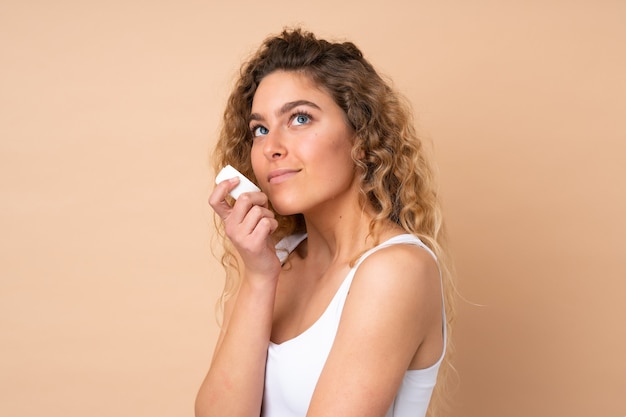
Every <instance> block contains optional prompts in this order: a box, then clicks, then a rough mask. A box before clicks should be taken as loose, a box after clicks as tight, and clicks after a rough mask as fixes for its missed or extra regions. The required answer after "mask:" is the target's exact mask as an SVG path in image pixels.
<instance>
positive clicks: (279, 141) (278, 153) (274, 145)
mask: <svg viewBox="0 0 626 417" xmlns="http://www.w3.org/2000/svg"><path fill="white" fill-rule="evenodd" d="M284 139H285V138H284V136H283V135H282V132H280V129H274V130H273V131H270V132H269V133H268V134H267V135H266V136H265V143H264V146H263V153H264V155H265V157H266V158H267V159H268V160H276V159H280V158H282V157H284V156H285V155H286V154H287V148H286V147H285V141H284Z"/></svg>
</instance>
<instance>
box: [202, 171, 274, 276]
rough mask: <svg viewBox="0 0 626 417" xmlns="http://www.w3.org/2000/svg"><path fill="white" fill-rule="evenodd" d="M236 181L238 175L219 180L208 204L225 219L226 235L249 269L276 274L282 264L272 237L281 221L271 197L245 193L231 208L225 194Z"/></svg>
mask: <svg viewBox="0 0 626 417" xmlns="http://www.w3.org/2000/svg"><path fill="white" fill-rule="evenodd" d="M237 184H239V178H232V179H229V180H226V181H222V182H221V183H219V184H218V185H217V186H216V187H215V189H214V190H213V192H212V193H211V196H210V197H209V204H210V205H211V207H213V210H215V212H216V213H217V215H218V216H219V217H220V218H221V219H222V221H223V222H224V231H225V232H226V236H227V237H228V238H229V239H230V241H231V242H232V243H233V245H234V246H235V248H236V249H237V251H238V252H239V254H240V255H241V258H242V260H243V262H244V264H245V265H246V271H247V272H249V273H252V274H260V275H270V276H272V277H277V276H278V273H279V272H280V267H281V265H280V261H279V260H278V257H277V256H276V250H275V248H274V242H273V241H272V239H271V237H270V236H271V234H272V233H273V232H274V230H276V228H277V227H278V222H277V221H276V219H275V216H274V213H273V212H272V211H271V210H269V209H268V198H267V196H266V195H265V194H264V193H262V192H249V193H243V194H241V195H240V196H239V198H238V199H237V200H236V201H235V204H234V205H233V206H232V207H231V206H230V204H228V203H227V202H226V196H227V195H228V193H229V192H230V191H231V190H232V189H233V188H235V187H236V186H237Z"/></svg>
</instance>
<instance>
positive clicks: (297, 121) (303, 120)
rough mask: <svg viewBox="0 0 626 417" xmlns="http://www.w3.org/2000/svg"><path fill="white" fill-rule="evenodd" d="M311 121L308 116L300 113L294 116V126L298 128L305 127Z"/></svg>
mask: <svg viewBox="0 0 626 417" xmlns="http://www.w3.org/2000/svg"><path fill="white" fill-rule="evenodd" d="M310 120H311V118H310V117H309V116H308V115H306V114H302V113H299V114H296V115H295V116H294V118H293V124H294V125H296V126H299V125H304V124H307V123H309V121H310Z"/></svg>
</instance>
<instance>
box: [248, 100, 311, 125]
mask: <svg viewBox="0 0 626 417" xmlns="http://www.w3.org/2000/svg"><path fill="white" fill-rule="evenodd" d="M298 106H308V107H313V108H315V109H317V110H321V108H320V106H318V105H317V104H315V103H313V102H312V101H308V100H296V101H290V102H288V103H285V104H283V106H282V107H281V108H280V109H278V111H277V112H276V115H277V116H282V115H283V114H285V113H288V112H289V111H291V110H293V109H294V108H296V107H298ZM253 120H257V121H262V120H264V119H263V116H261V115H260V114H258V113H252V114H251V115H250V117H249V118H248V121H249V122H251V121H253Z"/></svg>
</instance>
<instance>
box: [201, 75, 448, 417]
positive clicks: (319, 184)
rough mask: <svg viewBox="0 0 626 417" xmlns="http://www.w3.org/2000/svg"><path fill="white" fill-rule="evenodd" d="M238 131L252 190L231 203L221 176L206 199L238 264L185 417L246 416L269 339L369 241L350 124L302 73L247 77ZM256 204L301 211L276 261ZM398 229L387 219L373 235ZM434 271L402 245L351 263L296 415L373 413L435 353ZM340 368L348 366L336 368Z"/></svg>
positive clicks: (298, 328) (269, 227)
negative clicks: (327, 343) (316, 370)
mask: <svg viewBox="0 0 626 417" xmlns="http://www.w3.org/2000/svg"><path fill="white" fill-rule="evenodd" d="M250 128H251V131H252V132H253V134H254V135H255V137H254V139H253V146H252V151H251V155H250V156H251V161H252V166H253V169H254V172H255V175H256V177H257V179H258V180H259V187H260V188H261V190H262V191H261V192H256V193H245V194H243V195H242V196H241V197H240V198H239V199H238V200H237V201H236V202H235V204H234V205H233V206H232V207H231V206H230V205H228V203H227V202H226V201H225V197H226V195H227V193H228V192H229V191H230V190H231V189H233V188H234V187H235V186H236V185H237V181H238V180H233V181H224V182H223V183H221V184H219V185H218V186H217V187H216V188H215V189H214V191H213V193H212V194H211V196H210V198H209V203H210V205H211V206H212V207H213V209H214V210H215V211H216V213H217V214H218V215H219V216H220V217H221V218H222V219H223V221H224V225H225V231H226V234H227V236H228V237H229V239H230V240H231V241H232V242H233V245H234V246H235V248H236V249H237V251H238V253H239V256H240V257H241V259H242V261H243V264H244V265H245V268H244V271H243V279H242V284H241V287H240V289H239V292H238V294H237V295H236V296H235V297H233V298H232V299H231V300H229V302H228V303H227V304H226V306H225V320H224V326H223V329H222V333H221V334H220V337H219V339H218V343H217V346H216V349H215V353H214V357H213V361H212V363H211V367H210V369H209V372H208V374H207V377H206V379H205V381H204V383H203V385H202V387H201V389H200V392H199V394H198V398H197V401H196V415H197V416H198V417H201V416H202V417H206V416H234V417H236V416H258V415H259V413H260V409H261V400H262V395H263V384H264V370H265V358H266V353H267V348H268V344H269V342H270V340H271V341H272V342H274V343H282V342H284V341H286V340H289V339H292V338H294V337H296V336H298V335H299V334H300V333H302V332H303V331H304V330H306V329H307V328H308V327H310V326H311V325H312V324H313V323H314V322H315V321H316V320H317V319H318V318H319V317H320V316H321V314H322V313H323V311H324V310H325V308H326V306H327V305H328V304H329V302H330V300H331V299H332V297H333V295H334V294H335V292H336V291H337V289H338V288H339V286H340V285H341V283H342V281H343V279H344V278H345V276H346V274H347V272H348V271H349V269H350V262H351V261H352V260H353V259H354V257H355V256H356V255H357V254H359V253H361V252H362V251H364V250H366V249H368V248H370V247H372V246H373V245H374V242H372V241H371V239H369V238H368V236H367V231H368V226H369V221H370V220H371V214H370V213H371V210H370V208H369V207H362V206H361V205H360V203H359V199H358V188H359V184H358V179H357V176H356V175H355V166H354V162H353V161H352V158H351V155H350V152H351V148H352V143H353V140H354V133H353V132H352V131H351V129H350V128H349V126H348V125H347V123H346V121H345V116H344V114H343V112H342V110H341V109H340V108H339V107H338V106H337V105H336V103H334V101H333V100H332V98H331V97H330V95H328V94H327V93H326V92H325V91H324V90H323V89H320V88H318V87H317V86H315V85H314V84H313V83H312V82H311V81H310V80H309V79H308V78H307V77H306V76H304V75H301V74H299V73H293V72H282V71H278V72H275V73H272V74H270V75H268V76H267V77H265V78H264V79H263V80H262V82H261V83H260V84H259V87H258V89H257V92H256V94H255V97H254V101H253V105H252V114H251V120H250ZM268 201H271V202H272V205H273V207H274V208H275V209H276V210H277V211H278V212H279V213H281V214H293V213H302V214H303V215H304V218H305V221H306V227H307V233H308V238H307V240H306V241H305V242H304V243H303V244H301V246H300V247H299V248H298V249H297V250H296V251H295V252H294V253H293V254H292V256H291V258H290V263H291V267H290V268H289V269H285V270H282V269H281V266H280V263H279V261H278V258H277V257H276V255H275V252H274V246H273V242H272V240H271V237H270V235H271V233H272V232H273V231H274V230H275V228H276V227H277V223H276V220H275V219H274V215H273V213H272V212H271V211H270V210H268V209H267V204H268ZM401 233H404V231H403V230H402V229H400V228H399V227H398V226H397V225H395V224H392V223H391V222H390V223H389V224H387V225H386V227H385V228H384V230H383V233H382V236H381V240H386V239H388V238H390V237H392V236H395V235H398V234H401ZM441 328H442V322H441V292H440V281H439V272H438V269H437V265H436V263H435V262H434V260H433V259H432V258H431V256H430V255H429V254H428V253H427V252H426V251H424V250H423V249H420V248H418V247H416V246H413V245H395V246H392V247H389V248H385V249H382V250H379V251H378V252H376V253H375V254H373V255H371V256H370V257H368V258H367V259H366V260H365V261H364V262H363V263H362V264H361V266H360V267H359V269H358V270H357V272H356V275H355V277H354V280H353V282H352V285H351V288H350V293H349V295H348V297H347V299H346V303H345V307H344V310H343V314H342V317H341V322H340V324H339V329H338V332H337V336H336V339H335V343H334V345H333V348H332V350H331V352H330V355H329V357H328V360H327V362H326V365H325V366H324V369H323V371H322V374H321V376H320V380H319V381H318V384H317V386H316V389H315V392H314V395H313V398H312V401H311V405H310V408H309V411H308V413H307V416H310V417H320V416H338V415H341V416H346V417H350V416H355V417H356V416H358V417H368V416H384V415H385V413H386V411H387V409H388V408H389V406H390V404H391V402H392V400H393V398H394V396H395V394H396V392H397V390H398V387H399V384H400V383H401V381H402V377H403V375H404V373H405V372H406V370H407V369H421V368H425V367H428V366H430V365H432V364H433V363H435V362H436V361H437V359H438V358H439V356H440V355H441V352H442V348H443V340H442V334H441ZM347 370H349V372H347Z"/></svg>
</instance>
